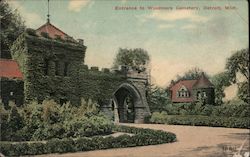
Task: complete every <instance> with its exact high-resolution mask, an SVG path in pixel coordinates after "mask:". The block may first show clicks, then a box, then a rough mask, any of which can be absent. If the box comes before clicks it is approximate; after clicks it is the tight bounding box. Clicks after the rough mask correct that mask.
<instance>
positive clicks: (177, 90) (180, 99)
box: [169, 73, 215, 104]
mask: <svg viewBox="0 0 250 157" xmlns="http://www.w3.org/2000/svg"><path fill="white" fill-rule="evenodd" d="M169 91H170V97H171V101H172V102H173V103H192V102H198V101H202V102H204V103H206V104H214V99H215V96H214V85H213V84H212V83H211V82H210V81H209V79H208V78H207V77H206V76H205V74H204V73H202V74H201V76H200V77H199V78H198V79H195V80H180V81H178V82H176V83H174V84H172V85H171V86H170V88H169Z"/></svg>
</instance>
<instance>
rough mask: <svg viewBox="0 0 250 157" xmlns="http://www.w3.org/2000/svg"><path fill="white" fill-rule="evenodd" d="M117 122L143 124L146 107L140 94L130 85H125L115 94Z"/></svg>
mask: <svg viewBox="0 0 250 157" xmlns="http://www.w3.org/2000/svg"><path fill="white" fill-rule="evenodd" d="M112 100H113V108H114V110H113V111H114V121H115V122H123V123H124V122H125V123H127V122H129V123H142V122H143V121H144V115H145V113H144V112H145V111H144V110H145V107H144V105H143V100H142V96H141V94H140V92H139V91H138V90H137V88H136V87H135V86H134V85H132V84H129V83H123V84H122V85H120V86H119V88H118V89H117V90H116V91H115V92H114V94H113V99H112Z"/></svg>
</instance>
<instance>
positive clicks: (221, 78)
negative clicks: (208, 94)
mask: <svg viewBox="0 0 250 157" xmlns="http://www.w3.org/2000/svg"><path fill="white" fill-rule="evenodd" d="M230 79H231V78H230V75H229V73H228V72H221V73H219V74H216V75H214V76H213V77H212V83H213V85H214V88H215V104H217V105H221V104H222V103H223V101H222V99H223V98H224V97H225V93H224V90H225V88H226V87H228V86H230V85H231V82H230Z"/></svg>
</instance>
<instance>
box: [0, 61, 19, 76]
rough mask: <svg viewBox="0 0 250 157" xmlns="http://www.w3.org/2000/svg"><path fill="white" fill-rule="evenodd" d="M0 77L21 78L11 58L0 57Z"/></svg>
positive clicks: (15, 63) (17, 67) (16, 65)
mask: <svg viewBox="0 0 250 157" xmlns="http://www.w3.org/2000/svg"><path fill="white" fill-rule="evenodd" d="M0 77H1V78H17V79H23V75H22V73H21V71H20V69H19V66H18V64H17V62H16V61H14V60H11V59H0Z"/></svg>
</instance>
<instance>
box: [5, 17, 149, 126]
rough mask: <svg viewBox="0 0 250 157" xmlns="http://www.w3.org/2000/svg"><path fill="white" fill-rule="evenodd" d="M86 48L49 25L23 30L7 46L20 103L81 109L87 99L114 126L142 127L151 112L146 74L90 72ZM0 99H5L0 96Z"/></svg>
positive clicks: (97, 69) (106, 71)
mask: <svg viewBox="0 0 250 157" xmlns="http://www.w3.org/2000/svg"><path fill="white" fill-rule="evenodd" d="M86 49H87V47H86V46H85V45H84V41H83V40H82V39H78V40H75V39H74V38H72V37H70V36H69V35H67V34H66V33H64V32H63V31H61V30H60V29H59V28H57V27H55V26H54V25H52V24H51V23H50V22H49V21H48V22H47V23H46V24H44V25H43V26H41V27H40V28H38V29H37V30H33V29H27V30H26V31H25V32H24V33H23V34H22V35H20V36H19V37H18V39H17V40H16V41H15V42H14V44H13V46H12V48H11V54H12V58H13V59H14V61H16V62H17V63H18V66H19V70H20V72H21V73H22V78H21V80H22V81H23V86H22V87H23V89H22V90H23V93H22V94H23V95H24V96H23V102H24V103H29V102H31V101H34V100H36V101H38V102H39V103H41V102H42V101H43V100H45V99H54V100H55V101H56V102H58V103H60V104H63V103H65V102H67V101H70V102H71V104H72V105H79V104H80V101H81V98H84V99H90V98H91V99H93V100H96V101H97V102H98V104H99V105H100V106H101V109H102V110H103V112H104V113H106V114H107V115H108V116H110V117H115V121H117V122H118V121H119V122H135V123H143V122H144V118H145V116H148V115H149V114H150V111H149V107H148V103H147V100H146V88H147V85H148V77H149V76H148V75H147V73H143V72H141V73H138V72H136V71H133V70H131V69H130V68H128V67H121V68H120V69H119V70H112V71H111V70H109V69H106V68H104V69H101V70H99V68H98V67H91V68H88V66H87V65H85V64H84V59H85V54H86ZM12 61H13V60H12ZM8 79H9V80H11V78H8ZM6 92H7V93H10V92H9V91H6ZM6 92H5V91H1V93H6ZM13 93H14V95H15V94H18V93H16V92H15V91H12V93H11V94H13ZM7 95H8V94H7ZM17 97H18V96H17ZM1 99H3V100H5V102H7V101H8V100H7V99H8V97H7V96H4V95H2V94H1ZM15 101H16V100H15ZM127 101H130V102H131V103H129V104H130V105H128V103H126V102H127Z"/></svg>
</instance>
